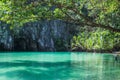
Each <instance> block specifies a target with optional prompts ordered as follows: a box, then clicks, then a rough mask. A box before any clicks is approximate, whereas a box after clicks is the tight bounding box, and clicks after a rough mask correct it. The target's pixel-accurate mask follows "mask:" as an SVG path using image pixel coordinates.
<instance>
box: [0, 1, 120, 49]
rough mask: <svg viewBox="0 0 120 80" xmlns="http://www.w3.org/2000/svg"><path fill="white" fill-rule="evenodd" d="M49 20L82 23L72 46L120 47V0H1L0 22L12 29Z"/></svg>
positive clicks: (86, 47) (91, 47) (83, 47)
mask: <svg viewBox="0 0 120 80" xmlns="http://www.w3.org/2000/svg"><path fill="white" fill-rule="evenodd" d="M46 19H47V20H55V19H60V20H63V21H66V22H69V23H73V24H75V25H76V26H80V28H79V29H80V32H79V34H77V36H74V37H73V39H72V48H76V47H80V48H82V49H87V50H94V49H95V50H96V49H97V50H108V49H113V48H114V47H116V46H118V47H120V45H119V44H120V34H119V33H120V1H119V0H42V1H41V0H1V1H0V21H3V22H6V23H7V24H10V25H11V27H10V28H11V29H14V28H15V27H18V26H22V25H23V24H25V23H28V22H34V21H37V20H46ZM95 27H96V28H95ZM82 28H84V31H82V32H81V30H83V29H82ZM88 28H91V30H88ZM101 28H102V29H101ZM58 42H59V41H57V43H58ZM58 44H59V43H58ZM60 44H62V43H60Z"/></svg>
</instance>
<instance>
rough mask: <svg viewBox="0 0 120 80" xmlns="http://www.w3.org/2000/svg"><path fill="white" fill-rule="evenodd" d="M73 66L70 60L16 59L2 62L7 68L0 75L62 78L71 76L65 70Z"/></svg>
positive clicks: (35, 79)
mask: <svg viewBox="0 0 120 80" xmlns="http://www.w3.org/2000/svg"><path fill="white" fill-rule="evenodd" d="M71 67H72V66H71V62H70V61H66V62H38V61H27V60H16V61H13V62H0V68H1V69H5V72H4V71H3V73H2V72H0V76H2V75H6V76H7V78H13V77H17V79H18V80H59V79H60V80H62V78H65V76H66V77H69V76H68V75H69V73H66V72H64V71H65V70H66V69H68V68H69V70H71V69H70V68H71ZM11 68H12V69H11ZM8 69H10V70H8ZM6 70H7V71H6ZM69 70H68V71H67V72H69ZM66 74H68V75H66ZM56 75H57V76H56ZM12 80H14V79H12ZM63 80H64V79H63Z"/></svg>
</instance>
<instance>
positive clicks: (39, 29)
mask: <svg viewBox="0 0 120 80" xmlns="http://www.w3.org/2000/svg"><path fill="white" fill-rule="evenodd" d="M69 26H70V25H69V24H67V23H65V22H63V21H60V20H52V21H47V20H45V21H37V22H30V23H26V24H25V25H24V26H23V27H22V28H21V29H19V32H18V33H14V34H13V32H12V31H11V30H10V29H9V25H7V24H5V23H2V22H1V23H0V29H1V30H0V50H1V51H2V50H13V51H65V50H67V49H68V45H69V43H70V38H71V34H70V33H69V28H70V27H69Z"/></svg>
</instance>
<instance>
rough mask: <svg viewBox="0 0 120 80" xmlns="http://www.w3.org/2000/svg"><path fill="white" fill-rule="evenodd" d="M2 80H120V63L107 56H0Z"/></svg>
mask: <svg viewBox="0 0 120 80" xmlns="http://www.w3.org/2000/svg"><path fill="white" fill-rule="evenodd" d="M0 80H120V62H119V61H116V60H115V58H114V55H113V54H107V53H106V54H105V53H104V54H99V53H98V54H97V53H85V52H10V53H0Z"/></svg>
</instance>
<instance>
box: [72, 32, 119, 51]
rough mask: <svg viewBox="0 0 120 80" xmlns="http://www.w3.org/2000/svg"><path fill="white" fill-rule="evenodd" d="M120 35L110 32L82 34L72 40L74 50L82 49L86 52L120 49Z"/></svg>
mask: <svg viewBox="0 0 120 80" xmlns="http://www.w3.org/2000/svg"><path fill="white" fill-rule="evenodd" d="M119 44H120V34H119V33H113V32H110V31H108V30H96V31H91V32H82V33H80V34H78V36H74V37H73V39H72V48H73V49H75V48H76V47H80V48H82V49H85V50H99V51H101V50H113V49H114V47H120V45H119Z"/></svg>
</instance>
